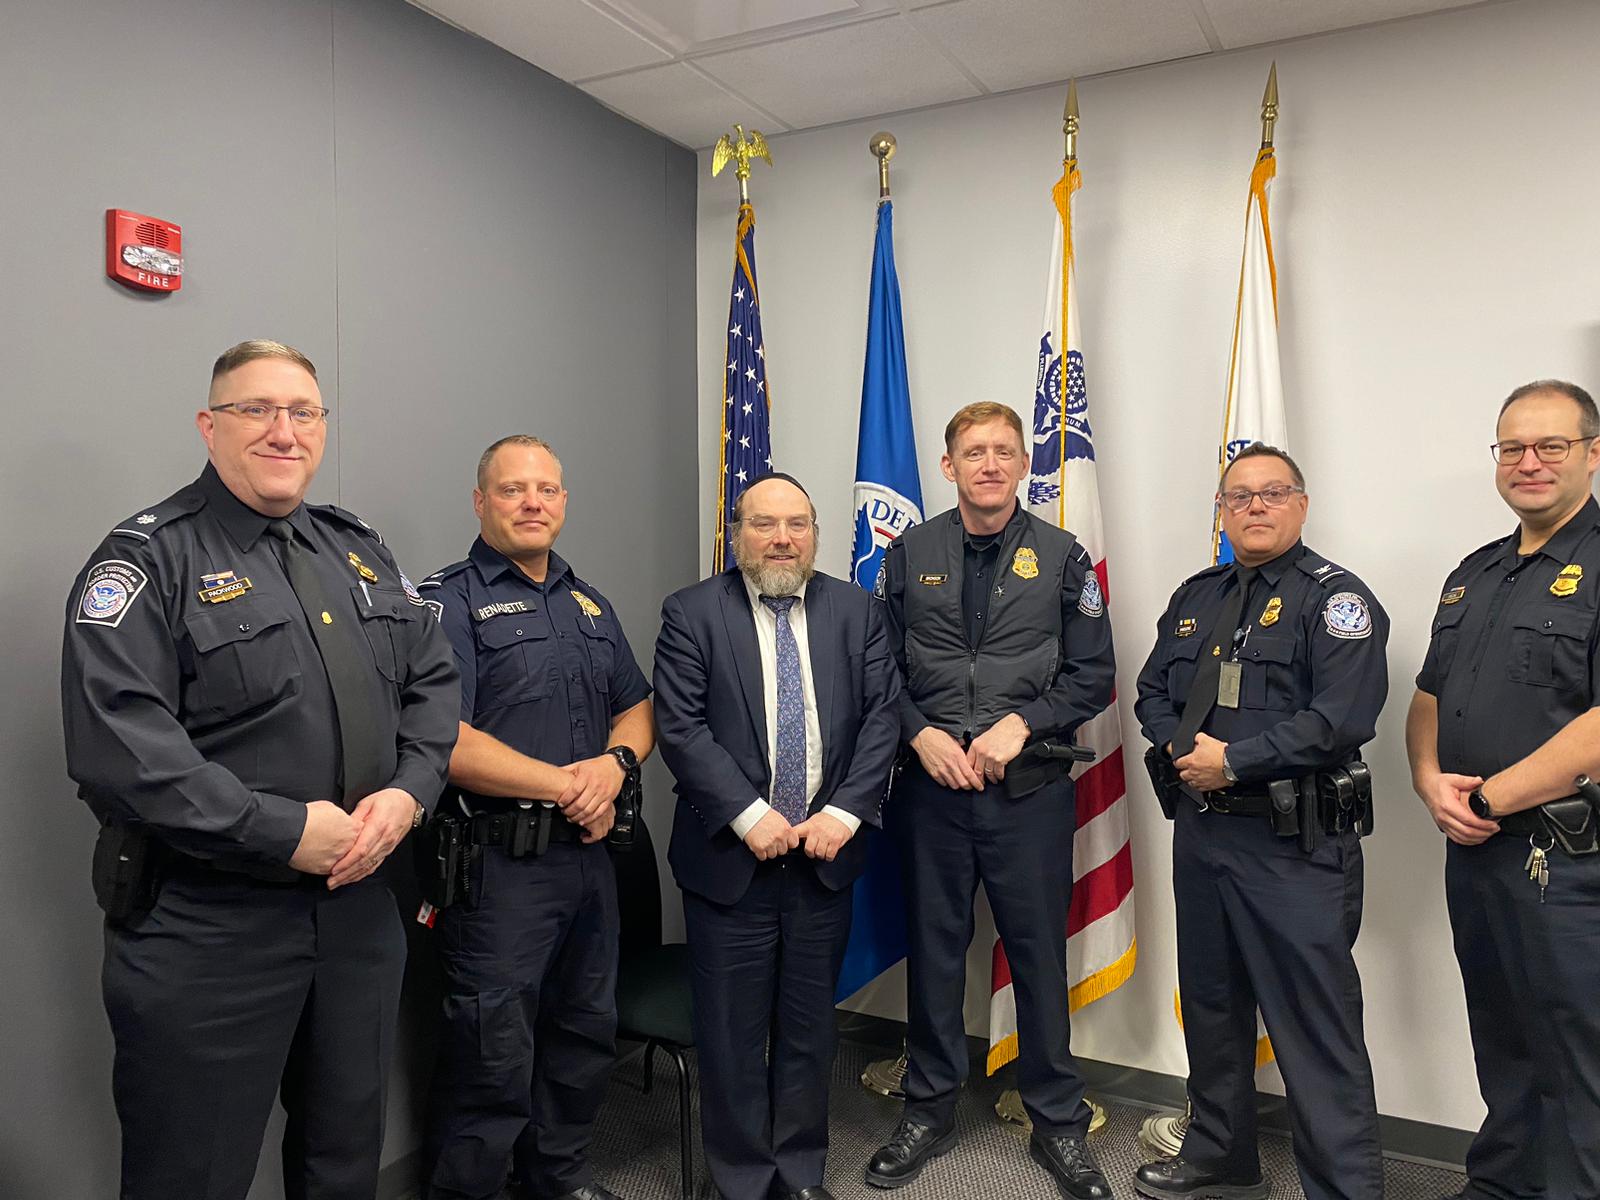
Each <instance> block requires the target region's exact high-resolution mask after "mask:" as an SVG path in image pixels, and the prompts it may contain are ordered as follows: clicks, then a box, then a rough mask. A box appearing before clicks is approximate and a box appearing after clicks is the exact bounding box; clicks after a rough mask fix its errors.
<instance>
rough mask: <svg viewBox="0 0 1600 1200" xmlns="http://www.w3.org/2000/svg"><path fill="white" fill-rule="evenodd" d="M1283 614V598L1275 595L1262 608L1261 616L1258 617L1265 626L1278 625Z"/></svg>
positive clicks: (1258, 621) (1258, 620)
mask: <svg viewBox="0 0 1600 1200" xmlns="http://www.w3.org/2000/svg"><path fill="white" fill-rule="evenodd" d="M1281 615H1283V598H1282V597H1281V596H1274V597H1273V598H1272V599H1271V600H1268V601H1267V606H1266V607H1265V608H1263V609H1262V610H1261V616H1260V617H1259V618H1257V623H1258V624H1260V625H1261V626H1263V627H1265V626H1268V625H1276V624H1277V623H1278V618H1279V617H1280V616H1281Z"/></svg>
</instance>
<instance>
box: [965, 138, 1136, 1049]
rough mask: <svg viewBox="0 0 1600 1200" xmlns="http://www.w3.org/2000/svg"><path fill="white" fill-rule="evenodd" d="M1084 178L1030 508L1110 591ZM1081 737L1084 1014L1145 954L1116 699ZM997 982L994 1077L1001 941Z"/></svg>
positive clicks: (1076, 866)
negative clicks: (1086, 278) (1073, 538)
mask: <svg viewBox="0 0 1600 1200" xmlns="http://www.w3.org/2000/svg"><path fill="white" fill-rule="evenodd" d="M1079 183H1080V179H1079V175H1078V168H1077V163H1076V160H1072V161H1069V162H1068V163H1067V164H1066V169H1065V170H1064V171H1063V172H1062V175H1061V179H1060V181H1059V182H1058V183H1057V184H1056V185H1055V190H1054V191H1053V192H1052V193H1051V194H1052V196H1053V198H1054V200H1055V205H1056V215H1057V220H1056V223H1055V242H1054V246H1053V248H1052V251H1051V255H1050V278H1049V283H1048V285H1047V287H1046V289H1045V309H1044V332H1043V334H1042V336H1041V337H1040V340H1039V373H1038V376H1037V382H1036V385H1035V392H1034V405H1033V462H1032V466H1031V468H1030V470H1029V478H1028V507H1029V509H1030V510H1031V511H1032V512H1033V513H1034V514H1035V515H1036V516H1039V517H1042V518H1043V519H1044V520H1046V521H1049V522H1050V523H1051V524H1054V525H1060V526H1061V527H1063V528H1065V529H1070V530H1071V531H1072V532H1073V533H1075V534H1077V537H1078V542H1079V544H1080V545H1081V546H1082V547H1083V548H1084V550H1086V551H1087V552H1088V554H1089V559H1090V561H1091V562H1093V563H1094V572H1095V576H1096V581H1097V582H1098V583H1099V585H1100V593H1101V595H1102V596H1109V595H1110V589H1109V587H1108V586H1107V577H1106V547H1105V531H1104V529H1103V528H1102V525H1101V520H1100V489H1099V484H1098V482H1097V481H1096V476H1095V457H1094V431H1093V430H1092V429H1091V428H1090V426H1089V393H1088V388H1087V386H1086V383H1085V378H1084V370H1083V350H1082V346H1083V340H1082V338H1081V337H1080V335H1079V332H1078V288H1077V279H1076V272H1075V270H1074V264H1073V253H1072V193H1073V192H1075V191H1077V190H1078V187H1079ZM1063 374H1065V378H1063ZM1078 741H1079V742H1080V743H1081V744H1082V745H1085V746H1088V747H1089V748H1090V749H1092V750H1093V751H1094V752H1095V760H1094V762H1092V763H1088V764H1082V765H1080V766H1078V767H1077V768H1076V769H1075V770H1074V773H1073V774H1074V778H1075V780H1076V782H1077V817H1078V829H1077V833H1076V834H1075V835H1074V837H1073V839H1072V902H1071V905H1070V906H1069V907H1068V910H1067V928H1066V929H1065V931H1064V936H1065V937H1066V940H1067V980H1068V983H1069V984H1070V990H1069V992H1068V996H1067V1004H1068V1007H1069V1008H1070V1009H1071V1010H1072V1011H1074V1012H1076V1011H1077V1010H1078V1009H1080V1008H1082V1007H1083V1006H1084V1005H1085V1004H1088V1003H1090V1002H1091V1001H1094V1000H1098V999H1099V998H1100V997H1102V996H1105V995H1107V994H1108V993H1110V992H1113V991H1115V990H1116V989H1117V988H1119V987H1121V986H1122V985H1123V983H1125V982H1126V981H1127V979H1128V977H1129V976H1130V975H1131V974H1133V966H1134V962H1135V960H1136V958H1137V954H1138V948H1137V946H1136V944H1135V942H1134V929H1133V855H1132V848H1131V844H1130V841H1129V832H1128V798H1127V791H1128V789H1127V783H1126V780H1125V778H1124V775H1123V767H1122V724H1121V721H1120V719H1119V718H1118V716H1117V706H1116V702H1115V701H1114V700H1113V702H1112V703H1111V705H1110V707H1108V708H1107V709H1106V710H1105V711H1104V712H1102V713H1100V714H1099V715H1098V716H1097V717H1095V718H1094V719H1093V720H1092V721H1089V722H1088V723H1087V724H1085V725H1084V726H1083V727H1082V728H1080V729H1079V730H1078ZM990 988H991V994H990V999H989V1064H988V1065H989V1073H990V1074H993V1073H994V1072H995V1071H997V1070H999V1069H1000V1068H1001V1067H1002V1066H1004V1065H1005V1064H1006V1063H1008V1062H1010V1061H1011V1060H1012V1059H1014V1058H1016V1056H1017V1006H1016V998H1015V993H1014V991H1013V988H1012V983H1011V965H1010V963H1008V962H1007V961H1006V955H1005V947H1004V946H1003V945H1001V943H1000V941H999V939H996V940H995V944H994V957H993V963H992V973H991V981H990Z"/></svg>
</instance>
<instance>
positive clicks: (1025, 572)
mask: <svg viewBox="0 0 1600 1200" xmlns="http://www.w3.org/2000/svg"><path fill="white" fill-rule="evenodd" d="M1011 573H1012V574H1013V575H1015V576H1016V577H1017V578H1018V579H1036V578H1038V576H1039V556H1038V555H1037V554H1035V553H1034V552H1033V551H1032V550H1030V549H1028V547H1026V546H1023V547H1022V548H1021V549H1019V550H1018V551H1017V556H1016V557H1015V558H1013V559H1012V560H1011Z"/></svg>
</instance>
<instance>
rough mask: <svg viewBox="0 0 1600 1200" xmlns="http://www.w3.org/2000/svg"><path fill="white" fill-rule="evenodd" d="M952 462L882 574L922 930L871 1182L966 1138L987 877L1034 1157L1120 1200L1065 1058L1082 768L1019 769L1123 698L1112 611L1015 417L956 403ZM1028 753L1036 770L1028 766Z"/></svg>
mask: <svg viewBox="0 0 1600 1200" xmlns="http://www.w3.org/2000/svg"><path fill="white" fill-rule="evenodd" d="M940 466H941V468H942V470H943V471H944V475H945V478H946V479H948V480H950V481H951V482H953V483H954V484H955V485H956V495H957V500H956V507H955V508H954V509H951V510H950V511H949V512H945V513H941V514H939V515H938V516H936V517H933V518H931V519H930V520H928V521H927V522H926V523H924V524H922V525H917V526H914V527H912V528H911V529H909V530H907V531H906V532H905V533H904V534H902V535H901V537H900V538H898V539H897V540H896V541H894V542H892V543H891V544H890V546H889V550H888V553H887V555H886V557H885V564H884V571H883V578H882V580H881V589H882V593H883V595H884V597H885V599H886V600H887V602H888V616H889V628H890V640H891V643H892V646H893V648H894V651H895V655H896V657H897V659H898V660H899V661H900V664H901V666H902V667H903V668H904V671H905V678H906V690H905V692H904V693H903V697H902V703H901V737H902V738H903V739H904V740H905V741H906V742H908V743H909V745H910V747H911V750H912V751H913V752H914V754H913V755H912V756H911V758H910V761H909V762H908V764H907V767H906V770H905V771H904V772H903V774H902V775H901V777H900V781H899V783H898V784H897V785H896V789H895V793H894V798H893V806H894V807H896V808H898V810H899V811H898V814H897V815H896V816H895V817H894V819H893V821H892V822H891V824H892V825H893V826H894V827H895V830H896V832H897V835H898V836H899V838H900V842H901V851H902V861H903V871H904V876H905V885H906V904H907V917H908V927H909V935H910V936H909V948H910V953H909V955H908V958H907V971H908V975H907V992H908V996H909V999H908V1011H907V1039H906V1041H907V1050H908V1055H909V1060H910V1062H909V1067H908V1069H907V1073H906V1079H905V1090H906V1105H905V1111H904V1114H903V1116H902V1119H901V1121H900V1123H899V1126H898V1127H897V1128H896V1129H895V1131H894V1134H893V1136H892V1137H891V1138H890V1140H889V1142H888V1144H887V1145H885V1146H884V1147H883V1148H882V1149H880V1150H879V1151H878V1152H877V1154H876V1155H874V1156H873V1158H872V1161H871V1162H870V1163H869V1164H868V1166H867V1169H866V1177H867V1182H868V1183H870V1184H873V1185H875V1186H877V1187H886V1188H887V1187H900V1186H902V1185H903V1184H907V1183H910V1182H911V1181H912V1180H913V1179H915V1178H916V1177H917V1175H918V1174H919V1173H920V1172H921V1171H922V1169H923V1168H924V1167H925V1166H926V1165H927V1163H928V1160H929V1159H930V1158H932V1157H933V1156H935V1155H938V1154H942V1153H944V1151H946V1150H947V1149H949V1148H950V1146H951V1145H952V1144H953V1143H954V1141H955V1138H956V1129H955V1106H956V1095H957V1090H958V1089H959V1088H960V1086H961V1083H962V1081H963V1080H964V1079H965V1077H966V1073H967V1042H966V1030H965V1027H964V1025H963V1023H962V1016H961V1009H962V1000H963V998H964V993H965V987H966V954H967V945H968V943H969V942H971V940H972V900H973V893H974V892H975V891H976V889H977V885H978V881H979V880H982V881H983V884H984V888H985V891H986V892H987V894H988V897H989V904H990V907H991V908H992V909H993V910H994V921H995V928H996V929H997V930H998V931H999V933H1000V937H1001V939H1002V940H1003V941H1004V942H1005V948H1006V956H1007V958H1008V959H1009V960H1010V963H1011V971H1012V979H1013V981H1014V983H1015V985H1016V993H1017V1026H1018V1032H1019V1034H1020V1050H1021V1053H1020V1056H1019V1059H1018V1070H1017V1075H1018V1082H1019V1085H1020V1091H1021V1094H1022V1102H1023V1105H1024V1107H1025V1108H1026V1109H1027V1112H1028V1115H1029V1117H1030V1118H1031V1119H1032V1121H1033V1136H1032V1140H1031V1142H1030V1153H1031V1154H1032V1156H1033V1158H1034V1159H1035V1161H1037V1162H1038V1163H1039V1164H1040V1165H1041V1166H1043V1167H1044V1168H1045V1169H1046V1170H1047V1171H1048V1172H1049V1173H1050V1174H1051V1176H1052V1177H1053V1178H1054V1179H1055V1180H1056V1183H1057V1186H1058V1187H1060V1188H1061V1190H1062V1191H1063V1192H1064V1193H1065V1194H1066V1195H1068V1196H1074V1197H1080V1198H1083V1200H1101V1198H1103V1197H1109V1196H1110V1195H1111V1190H1110V1188H1109V1186H1108V1185H1107V1184H1106V1181H1105V1178H1104V1176H1102V1175H1101V1174H1100V1171H1099V1169H1098V1168H1097V1167H1096V1166H1095V1164H1094V1161H1093V1159H1092V1158H1091V1157H1090V1154H1089V1151H1088V1149H1087V1147H1086V1145H1085V1143H1084V1137H1085V1136H1086V1135H1087V1133H1088V1130H1089V1119H1090V1108H1089V1106H1088V1104H1087V1103H1086V1102H1085V1101H1084V1082H1083V1078H1082V1076H1081V1075H1080V1074H1079V1073H1078V1069H1077V1065H1076V1063H1074V1061H1073V1059H1072V1053H1071V1050H1070V1048H1069V1044H1068V1034H1069V1028H1068V1020H1067V965H1066V929H1067V903H1068V899H1069V897H1070V895H1071V891H1072V841H1073V834H1074V832H1075V829H1076V821H1075V816H1074V803H1073V787H1072V781H1071V779H1070V778H1068V777H1067V775H1066V770H1067V766H1068V765H1069V764H1065V763H1062V764H1052V765H1051V769H1049V770H1047V771H1045V772H1044V773H1043V774H1040V773H1039V772H1037V771H1036V770H1034V769H1033V767H1032V766H1031V765H1030V767H1029V768H1028V770H1027V772H1026V774H1025V773H1024V771H1023V770H1022V769H1021V768H1022V766H1023V763H1024V762H1030V760H1031V758H1032V757H1033V756H1034V755H1035V754H1036V753H1037V750H1036V747H1037V745H1038V744H1039V743H1041V742H1043V741H1044V740H1045V739H1052V740H1056V741H1061V742H1070V740H1071V738H1072V734H1073V731H1074V730H1076V729H1077V728H1078V726H1080V725H1082V724H1083V723H1084V722H1085V721H1087V720H1089V719H1090V718H1091V717H1093V716H1094V715H1095V714H1096V713H1098V712H1100V710H1101V709H1103V708H1105V706H1106V705H1107V704H1108V703H1110V701H1111V694H1112V688H1113V685H1114V667H1113V662H1112V655H1111V627H1110V622H1109V620H1108V619H1107V617H1106V611H1105V599H1104V596H1103V595H1102V593H1101V591H1100V584H1099V580H1098V579H1097V577H1096V576H1095V573H1094V566H1093V564H1092V563H1090V561H1089V556H1088V554H1086V553H1085V552H1084V550H1083V548H1082V547H1081V546H1079V545H1078V543H1077V539H1075V538H1074V537H1073V536H1072V535H1071V534H1070V533H1068V532H1066V531H1065V530H1061V529H1058V528H1056V527H1055V526H1053V525H1049V524H1046V523H1045V522H1044V521H1041V520H1039V519H1038V518H1037V517H1035V516H1033V515H1032V514H1030V513H1029V512H1028V511H1027V510H1026V509H1024V508H1023V507H1022V506H1021V505H1020V504H1019V503H1018V502H1017V485H1018V484H1019V483H1020V482H1021V481H1022V479H1023V477H1024V476H1025V475H1026V474H1027V473H1028V455H1027V453H1026V449H1025V442H1024V440H1023V431H1022V422H1021V420H1020V419H1019V418H1018V416H1017V414H1016V413H1015V412H1014V411H1012V410H1011V409H1010V408H1008V407H1006V406H1005V405H1002V404H990V403H981V404H970V405H968V406H967V407H965V408H963V409H961V410H960V411H959V412H957V413H956V414H955V416H954V417H952V418H951V420H950V423H949V424H948V425H947V426H946V428H945V454H944V457H943V458H942V459H941V460H940ZM1024 747H1030V749H1029V751H1028V755H1029V758H1028V759H1024V760H1021V761H1019V760H1018V755H1019V754H1020V753H1022V752H1023V750H1024ZM1008 768H1009V770H1010V772H1011V774H1012V778H1011V780H1010V782H1009V784H1008V782H1007V775H1008ZM1029 775H1031V776H1032V778H1031V779H1030V780H1029V782H1030V783H1031V784H1032V785H1033V786H1031V788H1030V787H1029V786H1027V785H1024V784H1023V782H1022V781H1023V779H1024V778H1027V777H1028V776H1029Z"/></svg>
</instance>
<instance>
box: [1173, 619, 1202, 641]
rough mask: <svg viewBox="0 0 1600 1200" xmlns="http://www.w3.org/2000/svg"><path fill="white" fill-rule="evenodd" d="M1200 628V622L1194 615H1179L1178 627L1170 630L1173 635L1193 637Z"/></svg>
mask: <svg viewBox="0 0 1600 1200" xmlns="http://www.w3.org/2000/svg"><path fill="white" fill-rule="evenodd" d="M1199 629H1200V622H1199V621H1197V620H1196V619H1195V618H1194V617H1181V618H1179V620H1178V627H1177V628H1176V629H1174V630H1173V631H1172V636H1173V637H1193V636H1194V635H1195V633H1196V632H1198V631H1199Z"/></svg>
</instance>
